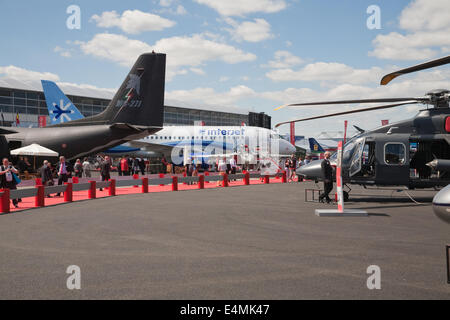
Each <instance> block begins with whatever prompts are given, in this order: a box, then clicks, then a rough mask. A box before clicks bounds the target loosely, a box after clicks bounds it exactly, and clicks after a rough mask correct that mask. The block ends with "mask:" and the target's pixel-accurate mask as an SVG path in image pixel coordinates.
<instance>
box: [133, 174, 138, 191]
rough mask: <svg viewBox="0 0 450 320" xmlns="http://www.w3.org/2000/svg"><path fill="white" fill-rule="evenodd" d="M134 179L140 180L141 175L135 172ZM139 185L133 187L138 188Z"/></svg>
mask: <svg viewBox="0 0 450 320" xmlns="http://www.w3.org/2000/svg"><path fill="white" fill-rule="evenodd" d="M133 179H134V180H138V179H139V175H138V174H133ZM137 187H138V186H133V188H137Z"/></svg>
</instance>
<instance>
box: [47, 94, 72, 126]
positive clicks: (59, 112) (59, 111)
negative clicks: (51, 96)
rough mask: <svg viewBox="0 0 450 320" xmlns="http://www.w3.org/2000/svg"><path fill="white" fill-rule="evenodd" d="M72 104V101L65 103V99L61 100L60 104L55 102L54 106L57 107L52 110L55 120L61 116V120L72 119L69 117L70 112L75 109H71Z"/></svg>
mask: <svg viewBox="0 0 450 320" xmlns="http://www.w3.org/2000/svg"><path fill="white" fill-rule="evenodd" d="M70 105H71V103H70V101H69V102H67V104H66V105H65V104H64V101H63V99H61V100H60V101H59V105H58V104H57V103H55V102H53V107H54V108H55V109H54V110H52V113H53V115H54V116H55V117H54V120H58V119H59V118H61V122H64V121H71V120H72V119H71V118H70V117H69V114H71V113H73V111H72V110H69V108H70Z"/></svg>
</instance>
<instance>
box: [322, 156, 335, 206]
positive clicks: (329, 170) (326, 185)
mask: <svg viewBox="0 0 450 320" xmlns="http://www.w3.org/2000/svg"><path fill="white" fill-rule="evenodd" d="M330 155H331V154H330V153H329V152H328V151H327V152H325V159H323V161H322V164H321V167H322V176H323V193H322V194H321V195H320V196H319V201H320V202H324V199H325V200H326V201H327V203H330V202H331V199H330V197H329V194H330V192H331V190H333V167H332V166H331V164H330V160H329V158H330Z"/></svg>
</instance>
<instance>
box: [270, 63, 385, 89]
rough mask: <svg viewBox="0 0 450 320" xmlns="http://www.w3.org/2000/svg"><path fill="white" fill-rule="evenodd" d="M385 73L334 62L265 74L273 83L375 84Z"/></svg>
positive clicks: (375, 68) (376, 69)
mask: <svg viewBox="0 0 450 320" xmlns="http://www.w3.org/2000/svg"><path fill="white" fill-rule="evenodd" d="M274 64H275V63H274ZM384 73H385V71H383V69H381V68H378V67H372V68H370V69H354V68H352V67H350V66H348V65H345V64H342V63H336V62H316V63H311V64H308V65H306V66H304V67H303V68H301V69H299V70H292V69H290V68H283V69H276V70H272V71H269V72H267V73H266V76H267V77H268V78H270V79H272V80H273V81H321V82H323V83H326V82H330V81H331V82H338V83H351V84H361V83H376V82H377V81H378V80H379V79H380V78H381V76H382V75H383V74H384Z"/></svg>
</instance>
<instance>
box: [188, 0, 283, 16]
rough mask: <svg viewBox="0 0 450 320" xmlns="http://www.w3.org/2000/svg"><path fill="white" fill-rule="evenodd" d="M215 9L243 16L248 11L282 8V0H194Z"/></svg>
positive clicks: (224, 13) (279, 9)
mask: <svg viewBox="0 0 450 320" xmlns="http://www.w3.org/2000/svg"><path fill="white" fill-rule="evenodd" d="M195 2H197V3H200V4H204V5H206V6H208V7H210V8H212V9H214V10H216V11H217V12H218V13H219V14H220V15H222V16H243V15H246V14H249V13H255V12H263V13H274V12H278V11H281V10H284V9H285V8H286V6H287V4H286V2H285V1H284V0H245V1H242V0H195Z"/></svg>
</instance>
